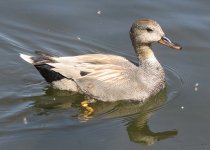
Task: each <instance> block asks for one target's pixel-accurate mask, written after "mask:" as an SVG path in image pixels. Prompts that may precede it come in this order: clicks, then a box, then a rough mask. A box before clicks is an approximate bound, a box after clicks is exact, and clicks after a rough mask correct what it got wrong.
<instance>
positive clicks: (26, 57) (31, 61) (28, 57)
mask: <svg viewBox="0 0 210 150" xmlns="http://www.w3.org/2000/svg"><path fill="white" fill-rule="evenodd" d="M20 57H21V58H22V59H23V60H25V61H26V62H28V63H30V64H33V63H34V60H33V59H32V56H29V55H25V54H21V53H20Z"/></svg>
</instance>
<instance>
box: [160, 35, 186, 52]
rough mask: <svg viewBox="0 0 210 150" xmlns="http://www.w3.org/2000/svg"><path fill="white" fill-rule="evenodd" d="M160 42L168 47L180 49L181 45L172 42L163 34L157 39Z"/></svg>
mask: <svg viewBox="0 0 210 150" xmlns="http://www.w3.org/2000/svg"><path fill="white" fill-rule="evenodd" d="M158 42H159V43H160V44H163V45H166V46H168V47H170V48H174V49H178V50H181V49H182V47H181V46H180V45H179V44H176V43H173V42H172V41H171V40H170V39H169V38H167V37H165V36H163V37H162V38H161V39H160V40H159V41H158Z"/></svg>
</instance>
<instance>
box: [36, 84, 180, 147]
mask: <svg viewBox="0 0 210 150" xmlns="http://www.w3.org/2000/svg"><path fill="white" fill-rule="evenodd" d="M32 99H33V100H35V99H36V100H35V101H34V105H33V106H34V107H35V108H36V111H37V110H38V111H37V114H39V115H40V114H42V115H43V114H48V113H50V112H51V110H54V109H61V110H62V109H63V110H64V111H65V110H70V108H71V109H72V110H75V111H74V112H73V113H72V114H71V116H72V117H71V119H75V118H76V119H78V118H79V120H80V121H92V120H94V119H99V120H100V119H102V120H103V119H111V118H122V119H123V120H125V121H126V122H127V123H126V129H127V133H128V136H129V139H130V140H131V141H132V142H135V143H139V144H141V145H146V146H150V145H153V144H155V143H156V142H158V141H160V140H164V139H168V138H172V137H174V136H176V135H177V134H178V132H177V131H176V130H169V131H162V132H153V131H151V130H150V128H149V126H148V123H147V122H148V120H149V118H150V117H151V115H152V114H153V113H155V112H154V111H155V110H157V109H158V108H161V106H162V105H164V104H165V102H166V99H167V91H166V89H164V90H162V91H161V92H159V93H158V94H157V95H156V96H154V97H151V99H150V100H148V101H146V102H144V103H140V102H136V101H134V102H132V101H129V102H128V101H116V102H102V101H97V102H95V103H92V104H91V107H92V108H93V109H94V110H95V111H94V113H93V114H92V115H91V116H90V117H89V118H85V117H84V111H85V110H84V109H83V108H82V106H81V105H80V103H81V101H82V100H83V99H84V95H81V94H78V93H72V94H71V96H69V92H64V91H59V90H55V89H52V88H48V89H47V91H46V95H44V96H39V97H36V98H32ZM43 99H44V100H43ZM52 99H56V100H54V101H53V100H52ZM37 108H38V109H37ZM75 113H76V114H75Z"/></svg>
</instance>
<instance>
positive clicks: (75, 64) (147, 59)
mask: <svg viewBox="0 0 210 150" xmlns="http://www.w3.org/2000/svg"><path fill="white" fill-rule="evenodd" d="M130 38H131V41H132V45H133V48H134V50H135V52H136V54H137V57H138V60H139V64H137V65H136V64H134V63H132V62H131V61H129V60H128V59H126V58H124V57H122V56H116V55H110V54H87V55H79V56H67V57H56V56H53V55H50V54H48V53H43V52H37V53H36V55H35V56H29V55H25V54H20V57H21V58H22V59H24V60H25V61H27V62H29V63H31V64H33V65H34V66H35V67H36V69H37V70H38V71H39V72H40V74H41V75H42V76H43V77H44V78H45V80H46V81H47V82H49V83H51V84H52V86H53V87H54V88H57V89H60V90H69V91H74V92H80V93H84V94H86V95H88V96H89V97H91V98H93V99H97V100H102V101H117V100H137V101H145V100H146V99H148V98H149V97H150V96H154V95H156V94H157V93H158V92H159V91H160V90H162V89H163V88H164V87H165V73H164V69H163V67H162V66H161V64H160V63H159V62H158V60H157V59H156V57H155V55H154V53H153V51H152V48H151V43H153V42H159V43H161V44H164V45H167V46H169V47H171V48H174V49H181V47H180V46H179V45H178V44H175V43H173V42H172V41H171V40H169V39H168V38H167V37H166V36H165V34H164V32H163V30H162V29H161V27H160V25H159V24H158V23H157V22H155V21H154V20H151V19H141V20H137V21H135V22H134V23H133V25H132V26H131V29H130Z"/></svg>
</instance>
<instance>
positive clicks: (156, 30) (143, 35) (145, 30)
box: [130, 19, 182, 50]
mask: <svg viewBox="0 0 210 150" xmlns="http://www.w3.org/2000/svg"><path fill="white" fill-rule="evenodd" d="M130 38H131V41H132V44H133V46H134V48H135V49H136V48H138V47H139V46H142V45H149V46H150V45H151V43H153V42H158V43H160V44H163V45H166V46H168V47H170V48H173V49H178V50H180V49H181V48H182V47H181V46H180V45H178V44H176V43H174V42H172V41H171V40H170V39H169V38H167V37H166V36H165V34H164V32H163V30H162V28H161V27H160V25H159V24H158V23H157V22H156V21H154V20H151V19H141V20H137V21H135V22H134V23H133V25H132V27H131V29H130Z"/></svg>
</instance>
